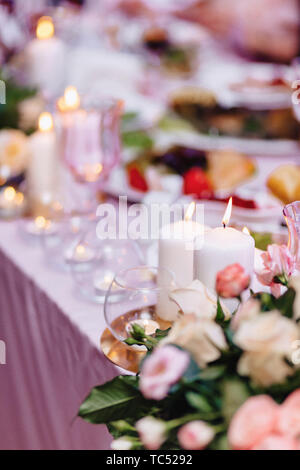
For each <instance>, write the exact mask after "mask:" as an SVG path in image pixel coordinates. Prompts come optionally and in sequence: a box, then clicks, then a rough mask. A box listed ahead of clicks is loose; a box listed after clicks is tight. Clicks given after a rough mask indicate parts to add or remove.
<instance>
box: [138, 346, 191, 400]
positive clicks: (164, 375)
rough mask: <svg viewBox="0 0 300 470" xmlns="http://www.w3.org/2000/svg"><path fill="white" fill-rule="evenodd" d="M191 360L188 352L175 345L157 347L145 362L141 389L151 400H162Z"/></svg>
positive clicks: (141, 377) (141, 376)
mask: <svg viewBox="0 0 300 470" xmlns="http://www.w3.org/2000/svg"><path fill="white" fill-rule="evenodd" d="M189 362H190V356H189V354H188V353H187V352H184V351H181V350H180V349H178V348H176V347H174V346H163V347H161V348H157V349H156V350H155V351H154V353H153V354H151V356H149V357H148V358H147V359H146V360H145V361H144V363H143V366H142V371H141V375H140V390H141V392H142V394H143V395H144V396H145V397H146V398H149V399H151V400H162V399H163V398H165V396H166V395H167V393H168V391H169V388H170V387H171V385H173V384H175V383H176V382H177V381H178V380H179V379H180V377H181V376H182V374H183V373H184V371H185V370H186V368H187V367H188V365H189Z"/></svg>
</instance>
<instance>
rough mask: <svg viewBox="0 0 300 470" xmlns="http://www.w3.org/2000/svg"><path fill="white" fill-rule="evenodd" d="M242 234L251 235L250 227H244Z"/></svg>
mask: <svg viewBox="0 0 300 470" xmlns="http://www.w3.org/2000/svg"><path fill="white" fill-rule="evenodd" d="M242 232H243V233H245V234H246V235H251V233H250V230H249V229H248V227H244V228H243V230H242Z"/></svg>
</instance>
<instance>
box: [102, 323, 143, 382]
mask: <svg viewBox="0 0 300 470" xmlns="http://www.w3.org/2000/svg"><path fill="white" fill-rule="evenodd" d="M100 347H101V349H102V351H103V353H104V354H105V356H106V357H107V358H108V359H109V360H110V361H111V362H112V363H113V364H115V365H117V366H119V367H122V369H125V370H127V371H129V372H134V373H135V374H136V373H137V372H138V370H139V363H140V361H141V360H142V359H143V357H144V355H145V352H140V351H134V350H132V349H130V348H129V347H127V346H125V344H123V343H121V342H120V341H118V340H117V339H116V338H115V337H114V336H113V335H112V333H111V332H110V330H109V329H108V328H106V329H105V330H104V332H103V333H102V336H101V338H100Z"/></svg>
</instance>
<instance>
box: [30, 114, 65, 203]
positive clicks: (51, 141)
mask: <svg viewBox="0 0 300 470" xmlns="http://www.w3.org/2000/svg"><path fill="white" fill-rule="evenodd" d="M29 146H30V160H29V165H28V169H27V182H28V192H29V197H30V199H31V200H32V202H34V201H35V202H40V203H42V205H45V206H47V205H49V204H50V203H51V202H53V201H54V200H55V199H56V198H57V194H58V191H59V175H58V156H57V145H56V136H55V132H54V130H53V119H52V115H51V114H50V113H42V114H41V115H40V118H39V130H38V131H37V132H35V133H34V134H33V135H32V136H31V137H30V140H29Z"/></svg>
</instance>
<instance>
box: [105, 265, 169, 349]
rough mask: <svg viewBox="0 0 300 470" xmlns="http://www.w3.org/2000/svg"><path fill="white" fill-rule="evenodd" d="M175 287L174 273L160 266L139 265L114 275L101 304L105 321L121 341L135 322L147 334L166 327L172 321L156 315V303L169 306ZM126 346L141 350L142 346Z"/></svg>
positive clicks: (126, 336) (128, 334)
mask: <svg viewBox="0 0 300 470" xmlns="http://www.w3.org/2000/svg"><path fill="white" fill-rule="evenodd" d="M162 280H163V282H161V281H162ZM174 288H175V280H174V276H173V274H172V273H171V272H170V271H168V270H166V269H163V268H156V267H149V266H139V267H136V268H132V269H127V270H124V271H121V272H119V273H118V274H116V276H115V278H114V280H113V282H112V283H111V286H110V288H109V290H108V292H107V294H106V298H105V303H104V317H105V321H106V324H107V327H108V329H109V330H110V331H111V333H112V335H113V336H114V337H115V339H116V340H117V341H120V342H123V341H124V340H125V339H126V338H128V337H129V336H130V331H131V329H132V325H133V324H134V323H138V324H139V325H140V326H142V327H143V328H144V329H145V332H146V334H147V335H153V334H154V333H155V331H156V330H157V329H163V330H164V329H167V328H169V327H170V325H171V323H170V322H168V321H164V320H162V319H161V318H160V317H159V315H158V312H159V309H158V308H157V306H158V304H160V306H162V305H163V303H164V304H165V306H166V308H168V302H170V301H169V300H168V299H169V293H170V292H171V291H172V290H173V289H174ZM116 292H117V293H118V302H116ZM127 347H128V348H129V349H130V350H132V349H134V350H138V351H143V350H144V346H127Z"/></svg>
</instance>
